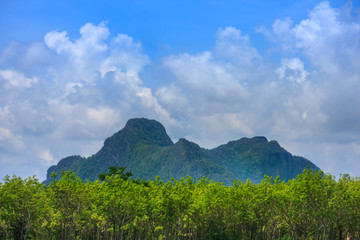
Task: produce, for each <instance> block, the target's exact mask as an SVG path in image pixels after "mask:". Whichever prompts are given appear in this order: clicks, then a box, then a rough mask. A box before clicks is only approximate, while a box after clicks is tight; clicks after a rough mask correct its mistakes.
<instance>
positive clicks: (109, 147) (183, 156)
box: [44, 118, 318, 185]
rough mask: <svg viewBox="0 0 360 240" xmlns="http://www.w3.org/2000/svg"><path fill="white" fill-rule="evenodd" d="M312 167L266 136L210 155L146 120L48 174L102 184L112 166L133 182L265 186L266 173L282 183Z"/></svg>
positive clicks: (230, 144)
mask: <svg viewBox="0 0 360 240" xmlns="http://www.w3.org/2000/svg"><path fill="white" fill-rule="evenodd" d="M307 165H309V166H310V167H311V168H312V169H318V167H317V166H315V165H314V164H313V163H312V162H310V161H309V160H307V159H305V158H303V157H297V156H293V155H292V154H291V153H289V152H287V151H286V150H285V149H284V148H282V147H281V146H280V145H279V144H278V143H277V142H276V141H268V140H267V139H266V138H265V137H254V138H241V139H239V140H236V141H230V142H228V143H227V144H224V145H221V146H219V147H217V148H214V149H211V150H208V149H204V148H201V147H200V146H199V145H197V144H196V143H193V142H190V141H188V140H186V139H183V138H181V139H180V140H179V141H178V142H176V143H175V144H174V143H173V142H172V141H171V139H170V137H169V136H168V135H167V133H166V130H165V128H164V127H163V125H162V124H161V123H159V122H157V121H155V120H149V119H145V118H136V119H130V120H129V121H128V122H127V123H126V125H125V127H124V128H123V129H122V130H120V131H119V132H117V133H115V134H114V135H113V136H111V137H109V138H107V139H106V140H105V142H104V146H103V147H102V148H101V149H100V150H99V151H98V152H97V153H96V154H94V155H93V156H91V157H88V158H83V157H80V156H70V157H66V158H64V159H62V160H60V161H59V163H58V164H57V165H54V166H52V167H50V168H49V169H48V172H47V179H46V180H45V182H44V183H46V184H49V183H50V181H51V178H50V173H51V172H53V171H54V172H56V173H60V172H61V170H62V169H64V170H70V169H72V170H73V171H74V172H75V173H76V174H77V175H78V176H79V177H81V178H82V179H88V180H91V181H93V180H96V179H97V178H98V174H99V173H104V172H107V170H108V167H109V166H125V167H127V169H126V170H127V171H131V172H132V173H133V177H135V178H141V179H148V178H149V179H154V178H155V177H156V176H160V177H161V179H162V180H164V181H167V180H169V179H170V178H171V177H174V178H176V179H179V178H181V177H184V176H186V175H189V176H191V177H193V178H194V179H200V178H201V177H203V176H205V177H207V178H209V179H211V180H214V181H221V182H224V183H225V184H227V185H230V184H232V182H233V180H234V179H241V180H243V181H245V180H246V179H250V180H251V181H252V182H260V181H261V179H262V178H263V177H264V174H266V175H269V176H274V177H276V176H278V175H279V176H280V178H281V179H282V180H288V179H291V178H294V177H296V176H297V175H298V174H299V173H301V172H302V171H303V169H304V168H306V167H307Z"/></svg>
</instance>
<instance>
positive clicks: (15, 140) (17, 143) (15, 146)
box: [0, 127, 24, 152]
mask: <svg viewBox="0 0 360 240" xmlns="http://www.w3.org/2000/svg"><path fill="white" fill-rule="evenodd" d="M22 149H24V142H23V141H22V139H21V136H17V135H15V134H13V133H12V132H11V131H10V130H9V129H7V128H3V127H0V150H1V151H6V152H13V151H20V150H22Z"/></svg>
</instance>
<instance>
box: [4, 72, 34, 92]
mask: <svg viewBox="0 0 360 240" xmlns="http://www.w3.org/2000/svg"><path fill="white" fill-rule="evenodd" d="M1 80H2V81H4V82H6V83H5V85H4V86H5V88H13V87H19V88H29V87H31V86H32V85H33V84H35V83H37V82H38V78H36V77H32V78H27V77H25V76H24V74H22V73H21V72H16V71H13V70H0V81H1Z"/></svg>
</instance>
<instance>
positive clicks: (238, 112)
mask: <svg viewBox="0 0 360 240" xmlns="http://www.w3.org/2000/svg"><path fill="white" fill-rule="evenodd" d="M345 10H346V11H345ZM345 10H344V9H336V8H333V7H331V6H330V4H329V3H328V2H322V3H320V4H319V5H317V6H315V7H314V9H312V10H311V11H310V12H309V15H308V18H306V19H303V20H301V21H300V22H299V23H295V22H293V20H292V19H291V18H289V17H288V18H285V19H283V20H281V19H277V20H275V21H274V23H273V24H272V26H271V29H267V28H266V27H262V28H259V29H258V31H259V32H261V33H264V34H265V35H266V36H267V38H268V39H270V40H271V41H273V42H274V43H275V44H276V46H277V49H278V50H279V51H280V52H279V53H280V54H281V55H282V56H283V57H282V58H281V60H280V62H279V63H277V64H276V65H277V66H276V67H275V68H274V67H273V66H274V63H273V62H272V63H271V62H267V60H265V59H264V58H262V57H261V56H260V54H259V53H258V52H257V51H256V48H254V47H253V46H252V45H251V39H250V38H249V37H248V36H247V35H244V34H242V32H241V31H240V30H238V29H236V28H233V27H226V28H224V29H222V28H220V29H219V30H218V32H217V33H216V35H215V36H216V43H215V46H214V49H213V50H209V51H206V52H201V53H197V54H189V53H182V54H179V55H175V56H170V57H167V58H165V60H164V66H165V67H167V68H168V69H169V70H170V71H171V72H172V73H173V74H174V76H175V77H176V81H174V82H173V83H172V84H171V85H170V86H164V87H162V88H160V89H158V91H157V92H156V96H157V97H158V99H159V101H160V103H161V104H162V105H163V106H166V107H167V110H168V111H169V112H170V113H171V114H174V115H175V116H179V115H181V116H182V119H184V118H185V119H186V121H187V122H192V123H194V125H195V126H196V127H193V125H192V126H191V127H188V131H186V130H184V129H182V130H181V132H182V133H183V132H186V133H187V134H188V136H189V138H192V139H194V140H199V141H201V140H202V141H203V142H205V144H207V145H208V146H210V147H213V146H216V144H218V143H220V142H221V141H220V140H222V139H225V138H226V137H227V138H228V139H229V138H230V139H231V138H232V139H234V138H236V137H237V136H238V137H240V136H244V135H245V136H251V135H266V136H268V137H270V138H274V139H278V140H279V141H280V142H282V143H283V145H284V146H289V148H290V150H292V151H293V152H294V153H297V154H301V155H304V156H305V157H308V158H310V159H312V160H313V161H315V163H317V164H318V165H319V166H320V167H322V168H324V169H325V170H329V171H335V172H336V170H335V169H336V168H339V166H340V164H339V161H338V159H337V157H339V155H340V152H341V151H343V150H344V149H347V150H346V151H349V152H351V153H349V154H347V157H349V159H350V158H351V159H352V160H348V164H355V163H354V161H356V160H355V159H357V158H358V157H359V154H358V153H357V152H356V151H354V150H353V148H348V147H345V146H346V145H348V144H351V145H358V144H359V142H360V139H359V137H358V133H359V132H360V128H359V124H357V123H359V122H360V113H359V111H357V109H360V106H359V104H360V102H359V97H358V96H359V92H360V82H359V78H360V74H359V69H360V66H359V63H360V61H358V60H359V56H360V35H359V34H360V31H359V29H360V28H359V26H360V23H359V19H358V18H356V17H352V16H354V14H353V12H351V11H353V9H351V7H349V6H347V8H346V9H345ZM349 12H351V13H349ZM174 96H176V97H174ZM177 99H179V101H177ZM175 103H177V104H175ZM199 136H200V137H199ZM225 136H226V137H225ZM207 137H208V138H211V139H213V140H214V141H213V142H211V141H209V140H204V139H206V138H207ZM310 142H311V143H310ZM316 142H317V143H319V145H321V146H322V147H319V148H318V149H317V150H314V151H307V149H309V148H310V146H312V145H314V144H316ZM308 143H309V144H308ZM334 145H337V147H336V148H335V147H334V148H332V147H327V146H334ZM294 146H297V148H296V147H294ZM321 149H323V150H321ZM326 149H327V150H326ZM329 149H332V151H330V150H329ZM325 150H326V152H329V154H326V156H323V157H321V154H320V153H319V152H321V151H325ZM317 151H318V152H317ZM330 152H331V154H330ZM350 156H352V157H350ZM327 162H329V163H330V162H331V164H329V163H327ZM348 169H349V168H348Z"/></svg>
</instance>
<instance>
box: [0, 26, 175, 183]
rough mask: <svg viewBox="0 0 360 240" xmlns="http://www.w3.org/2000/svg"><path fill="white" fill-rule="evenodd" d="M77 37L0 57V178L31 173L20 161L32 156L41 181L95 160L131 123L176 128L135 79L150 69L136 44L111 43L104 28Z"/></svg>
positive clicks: (58, 37) (85, 29) (10, 49)
mask: <svg viewBox="0 0 360 240" xmlns="http://www.w3.org/2000/svg"><path fill="white" fill-rule="evenodd" d="M79 32H80V37H79V38H77V39H71V37H70V36H69V35H68V33H67V32H66V31H52V32H49V33H47V34H46V35H45V37H44V42H39V43H29V44H20V43H17V42H11V43H10V44H9V46H7V47H5V48H4V49H3V50H2V51H1V53H0V90H1V102H0V161H1V164H2V165H3V166H6V167H5V168H4V169H3V170H1V172H0V175H5V174H7V173H9V174H11V171H10V169H14V167H11V164H14V165H17V166H18V167H20V168H21V166H28V164H27V161H29V157H24V156H31V157H30V158H31V159H32V160H33V162H34V165H36V166H37V167H38V168H39V169H41V171H39V172H37V173H40V177H41V178H43V177H44V175H45V174H46V169H47V168H48V167H49V165H50V164H53V163H54V160H59V159H61V158H62V157H65V156H67V155H70V154H93V153H95V152H96V150H98V148H99V147H100V146H101V143H102V141H103V140H104V139H105V138H106V137H108V136H110V135H111V134H113V133H114V132H116V131H118V130H119V129H120V128H121V127H122V126H123V125H124V123H125V122H126V121H127V120H128V118H130V117H140V116H145V117H149V118H156V119H159V120H161V121H163V122H166V123H169V124H173V123H174V120H173V119H172V118H171V117H170V114H169V113H168V112H167V111H166V110H165V109H164V108H163V107H162V106H161V105H160V104H159V103H158V101H157V99H156V98H155V97H154V96H153V93H152V90H151V89H150V88H147V87H146V86H144V84H143V81H142V80H141V79H140V77H139V72H140V71H141V70H142V68H143V67H144V66H146V65H147V64H149V63H150V60H149V58H148V56H147V55H146V54H144V53H143V51H142V46H141V43H140V42H137V41H135V40H134V39H133V38H132V37H130V36H127V35H125V34H118V35H117V36H115V37H113V38H110V31H109V29H108V28H107V26H106V24H105V23H100V24H98V25H95V24H92V23H87V24H85V25H84V26H82V27H81V28H80V31H79ZM17 49H21V51H19V50H17ZM37 52H38V53H37ZM24 53H25V54H24ZM21 58H24V59H23V60H20V59H21ZM31 61H34V62H33V64H32V68H31V69H30V68H29V66H30V63H29V62H31ZM34 69H35V70H34ZM94 146H96V149H95V147H94ZM90 148H91V149H90ZM76 149H77V150H78V151H80V152H76V151H77V150H76ZM7 152H8V153H7ZM10 152H11V154H10ZM7 170H9V171H10V172H7ZM30 170H31V171H33V170H34V167H31V168H29V170H28V171H30ZM14 171H15V170H14ZM24 172H26V173H24ZM23 173H24V176H27V175H32V174H33V173H31V172H27V170H24V169H23Z"/></svg>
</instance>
